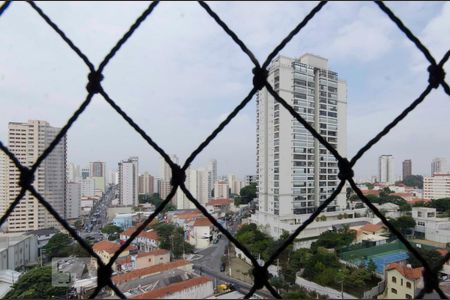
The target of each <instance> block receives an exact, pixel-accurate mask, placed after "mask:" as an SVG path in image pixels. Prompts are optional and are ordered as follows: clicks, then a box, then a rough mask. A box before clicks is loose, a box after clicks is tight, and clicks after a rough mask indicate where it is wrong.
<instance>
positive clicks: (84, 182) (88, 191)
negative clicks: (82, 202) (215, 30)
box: [81, 177, 95, 197]
mask: <svg viewBox="0 0 450 300" xmlns="http://www.w3.org/2000/svg"><path fill="white" fill-rule="evenodd" d="M81 196H82V197H93V196H95V180H94V179H93V178H91V177H86V178H85V179H81Z"/></svg>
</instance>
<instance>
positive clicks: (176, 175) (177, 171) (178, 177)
mask: <svg viewBox="0 0 450 300" xmlns="http://www.w3.org/2000/svg"><path fill="white" fill-rule="evenodd" d="M185 180H186V173H185V172H184V170H183V169H182V168H181V167H180V166H179V165H177V164H175V165H174V166H173V167H172V178H171V179H170V184H171V185H172V186H180V185H182V184H183V183H184V181H185Z"/></svg>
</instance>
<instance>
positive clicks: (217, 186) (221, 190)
mask: <svg viewBox="0 0 450 300" xmlns="http://www.w3.org/2000/svg"><path fill="white" fill-rule="evenodd" d="M214 198H216V199H219V198H227V199H228V198H230V191H229V187H228V183H227V182H226V181H222V180H219V181H216V183H214Z"/></svg>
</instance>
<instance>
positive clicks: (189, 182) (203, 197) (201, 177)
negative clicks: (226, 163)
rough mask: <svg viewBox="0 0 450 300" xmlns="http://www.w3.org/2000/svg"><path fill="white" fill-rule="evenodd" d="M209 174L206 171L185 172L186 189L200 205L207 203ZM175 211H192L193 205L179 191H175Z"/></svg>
mask: <svg viewBox="0 0 450 300" xmlns="http://www.w3.org/2000/svg"><path fill="white" fill-rule="evenodd" d="M209 175H210V172H209V171H208V170H207V169H202V168H201V169H197V170H195V169H190V168H188V169H187V170H186V180H185V182H184V184H185V186H186V188H187V189H188V190H189V192H190V193H191V194H192V196H193V197H194V198H195V199H197V201H198V202H200V204H202V205H205V204H206V203H207V202H208V199H209V195H208V187H209ZM176 207H177V209H194V208H195V205H194V204H193V203H192V202H191V201H190V200H189V199H188V198H187V197H186V195H185V194H184V193H183V192H182V191H181V190H178V191H177V196H176Z"/></svg>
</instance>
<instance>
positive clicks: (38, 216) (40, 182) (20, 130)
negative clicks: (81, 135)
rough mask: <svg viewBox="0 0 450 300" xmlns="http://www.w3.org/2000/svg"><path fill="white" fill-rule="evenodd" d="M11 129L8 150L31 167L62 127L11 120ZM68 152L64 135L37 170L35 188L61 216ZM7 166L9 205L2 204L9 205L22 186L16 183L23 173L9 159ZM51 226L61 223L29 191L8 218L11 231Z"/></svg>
mask: <svg viewBox="0 0 450 300" xmlns="http://www.w3.org/2000/svg"><path fill="white" fill-rule="evenodd" d="M8 130H9V132H8V140H9V149H10V150H11V152H12V153H14V154H15V155H16V157H17V158H18V159H19V161H20V162H21V163H22V164H23V165H25V166H27V167H31V165H32V164H33V163H34V162H35V161H36V160H37V158H38V157H39V156H40V155H41V154H42V152H43V151H44V150H45V149H46V148H47V147H48V146H49V144H50V143H51V142H52V141H53V139H54V138H55V137H56V135H57V134H58V132H59V131H60V128H56V127H52V126H50V124H49V123H48V122H46V121H38V120H30V121H28V122H27V123H20V122H10V123H9V126H8ZM66 153H67V146H66V137H65V136H64V137H63V138H62V139H61V141H60V142H59V143H58V144H57V146H56V147H55V148H54V149H53V151H52V152H51V153H50V154H49V155H48V156H47V158H46V159H45V160H44V161H43V162H42V163H41V165H40V167H39V168H38V169H37V171H36V173H35V179H34V182H33V186H34V187H35V188H36V190H37V191H38V192H39V193H40V194H41V195H42V196H43V197H44V198H45V200H47V202H48V203H49V204H50V205H51V206H52V207H53V208H54V209H55V211H56V212H57V213H58V214H59V215H60V216H62V217H64V215H65V211H64V208H65V204H64V203H65V197H66V176H67V171H66V163H67V160H66V159H67V154H66ZM6 168H7V170H6V174H7V182H6V189H7V196H6V199H5V200H6V203H5V204H6V205H5V204H3V205H1V206H3V207H7V206H9V204H10V203H11V202H13V201H14V200H15V198H16V197H17V195H18V194H19V192H20V189H21V188H20V186H19V185H18V184H17V183H18V182H19V180H20V172H19V171H18V170H17V168H16V167H15V165H14V163H13V162H12V161H8V164H7V166H6ZM52 226H53V227H59V223H58V222H57V221H56V220H55V219H54V217H53V216H52V215H51V214H50V213H49V212H48V211H47V210H46V209H45V208H44V206H42V205H40V204H39V203H38V200H37V199H36V198H34V197H33V196H32V195H31V194H30V193H28V192H27V193H26V194H25V196H24V197H23V198H22V200H21V201H20V202H19V204H18V205H17V207H16V208H15V209H14V212H13V213H12V214H11V215H10V216H9V218H8V231H11V232H20V231H28V230H36V229H41V228H47V227H52Z"/></svg>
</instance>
